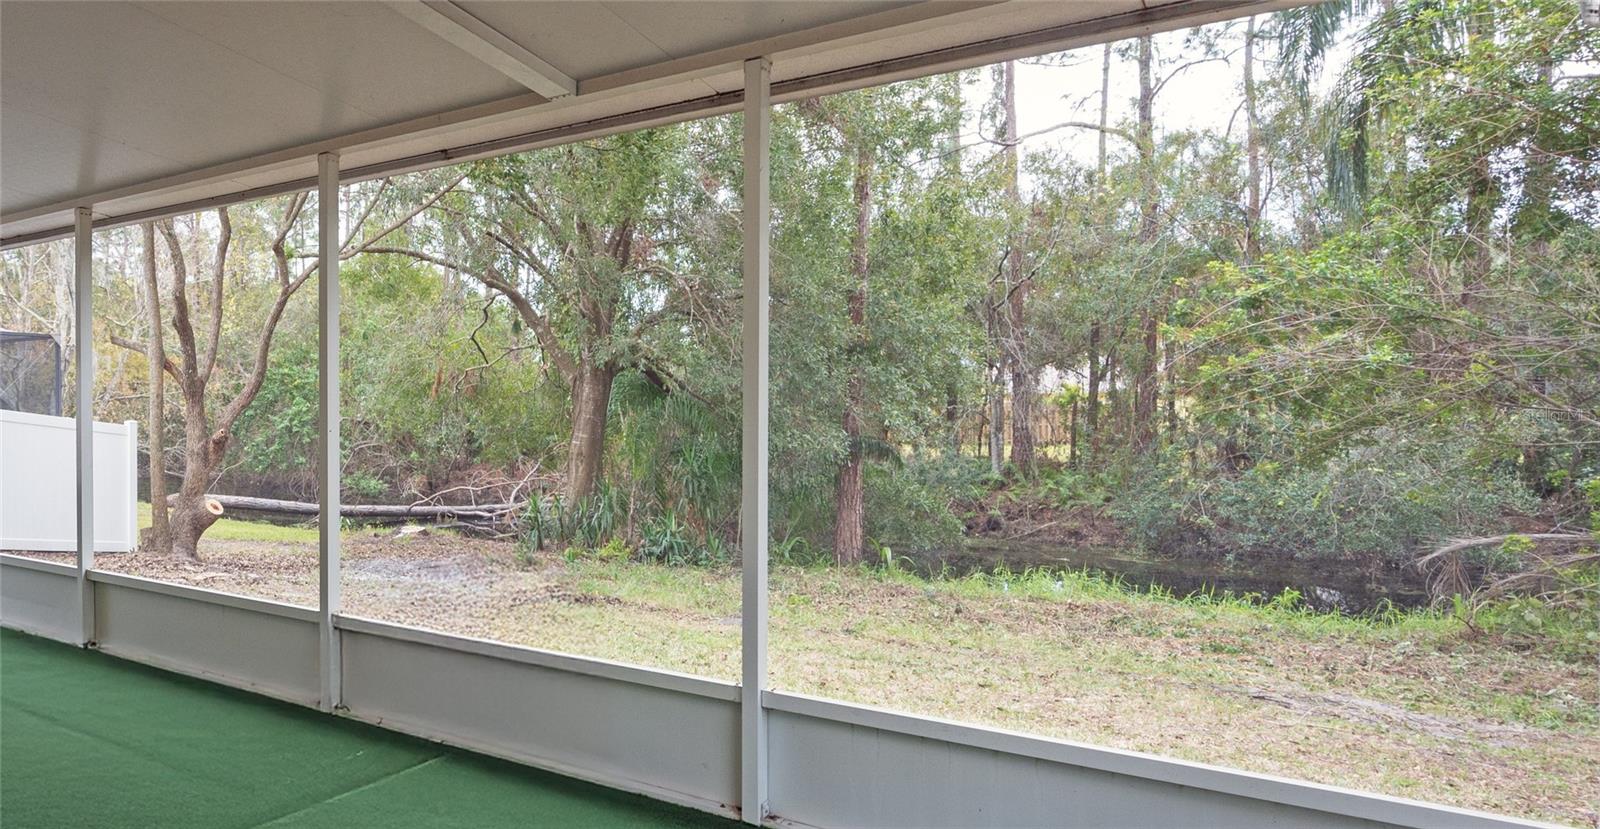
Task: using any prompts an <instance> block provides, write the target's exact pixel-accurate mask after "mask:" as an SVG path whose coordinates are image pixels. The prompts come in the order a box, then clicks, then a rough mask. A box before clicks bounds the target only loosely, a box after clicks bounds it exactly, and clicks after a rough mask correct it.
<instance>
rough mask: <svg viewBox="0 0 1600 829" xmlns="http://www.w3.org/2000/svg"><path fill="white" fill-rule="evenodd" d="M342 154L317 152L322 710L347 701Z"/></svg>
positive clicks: (319, 605) (330, 709)
mask: <svg viewBox="0 0 1600 829" xmlns="http://www.w3.org/2000/svg"><path fill="white" fill-rule="evenodd" d="M339 241H340V236H339V154H338V153H322V154H321V155H319V156H317V268H318V274H317V491H318V495H317V499H318V507H319V512H318V514H317V515H318V517H317V611H318V622H319V625H320V626H321V647H320V648H319V649H318V651H319V658H320V660H321V661H320V666H319V667H320V673H321V676H322V692H321V703H320V705H321V708H322V710H324V711H333V710H334V709H336V708H338V707H339V706H340V705H341V703H342V700H343V691H342V687H341V682H340V672H341V669H342V660H341V657H340V655H339V631H338V630H337V629H336V628H334V626H333V616H334V614H335V613H338V612H339V611H340V609H341V606H340V600H339V524H340V521H339Z"/></svg>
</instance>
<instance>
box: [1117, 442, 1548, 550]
mask: <svg viewBox="0 0 1600 829" xmlns="http://www.w3.org/2000/svg"><path fill="white" fill-rule="evenodd" d="M1162 469H1163V470H1164V471H1166V472H1168V473H1169V474H1166V475H1162V476H1156V475H1147V476H1145V477H1144V478H1143V479H1136V480H1135V482H1134V485H1133V486H1132V487H1131V490H1132V491H1130V492H1129V493H1127V494H1125V495H1124V496H1123V497H1122V498H1121V499H1119V502H1118V504H1117V506H1116V508H1115V509H1114V514H1115V515H1116V516H1117V517H1118V518H1119V519H1120V520H1121V521H1122V522H1123V523H1124V524H1125V525H1126V526H1127V528H1128V529H1129V531H1130V532H1131V533H1132V534H1133V535H1134V537H1136V538H1137V539H1139V540H1140V541H1141V542H1142V543H1143V544H1144V546H1146V547H1148V548H1150V549H1153V550H1156V551H1159V552H1164V553H1186V552H1194V551H1196V550H1201V551H1208V552H1213V553H1222V554H1230V555H1231V554H1249V555H1269V556H1285V557H1293V558H1301V557H1328V558H1379V559H1382V560H1385V561H1389V562H1400V561H1409V560H1410V559H1411V558H1412V557H1413V556H1414V554H1415V552H1416V551H1417V550H1418V548H1420V547H1423V546H1426V545H1428V544H1432V543H1435V542H1437V541H1439V540H1440V539H1442V538H1445V537H1448V536H1452V535H1462V534H1486V533H1489V532H1492V531H1494V530H1495V529H1496V526H1497V525H1498V524H1499V523H1500V522H1501V519H1502V518H1503V517H1504V516H1505V515H1507V514H1508V513H1516V512H1525V511H1530V510H1532V509H1534V508H1535V507H1536V506H1537V504H1536V503H1535V499H1534V498H1533V496H1532V495H1531V494H1529V493H1528V492H1527V491H1526V490H1525V489H1524V488H1523V487H1522V486H1521V485H1520V484H1519V482H1518V481H1517V479H1516V476H1515V475H1514V474H1512V473H1511V472H1510V471H1509V470H1503V469H1499V468H1496V467H1495V466H1493V465H1490V464H1484V463H1482V462H1481V461H1477V460H1475V459H1474V458H1472V457H1471V456H1470V455H1469V454H1468V453H1467V452H1465V451H1462V450H1461V449H1460V448H1459V447H1454V446H1449V445H1441V444H1438V443H1435V442H1425V441H1422V442H1411V441H1406V440H1396V441H1393V442H1389V443H1385V444H1383V445H1374V446H1369V447H1364V448H1360V449H1356V450H1352V451H1349V452H1346V453H1344V454H1342V455H1339V456H1335V457H1334V458H1331V459H1329V460H1327V461H1325V462H1322V463H1317V464H1308V465H1303V466H1300V465H1292V464H1277V463H1270V462H1267V463H1261V464H1258V465H1257V466H1255V467H1253V468H1252V469H1250V470H1249V471H1248V472H1245V473H1244V474H1242V475H1239V476H1237V477H1233V478H1220V479H1213V480H1210V481H1195V480H1191V479H1189V478H1187V477H1185V476H1184V475H1182V474H1181V473H1177V472H1175V471H1174V467H1173V466H1172V465H1167V466H1164V467H1162Z"/></svg>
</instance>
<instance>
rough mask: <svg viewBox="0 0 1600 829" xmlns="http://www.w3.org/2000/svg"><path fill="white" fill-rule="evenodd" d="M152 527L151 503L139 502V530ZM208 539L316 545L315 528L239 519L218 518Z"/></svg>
mask: <svg viewBox="0 0 1600 829" xmlns="http://www.w3.org/2000/svg"><path fill="white" fill-rule="evenodd" d="M149 526H150V502H148V501H140V502H139V528H140V529H147V528H149ZM205 537H206V538H209V539H214V540H217V541H263V542H269V543H276V544H315V543H317V528H316V527H315V526H309V527H308V526H302V525H298V524H297V525H291V526H285V525H282V524H272V523H268V522H266V521H241V520H239V519H237V518H218V519H217V523H215V524H212V525H211V528H210V529H208V530H206V534H205Z"/></svg>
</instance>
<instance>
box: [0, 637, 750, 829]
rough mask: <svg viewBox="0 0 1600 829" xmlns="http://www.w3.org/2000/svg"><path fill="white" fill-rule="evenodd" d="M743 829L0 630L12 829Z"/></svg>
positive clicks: (1, 709) (4, 779) (2, 823)
mask: <svg viewBox="0 0 1600 829" xmlns="http://www.w3.org/2000/svg"><path fill="white" fill-rule="evenodd" d="M734 825H736V824H734V823H732V822H731V821H725V820H722V819H720V818H716V817H712V816H710V815H705V814H701V813H698V812H694V811H691V810H688V809H683V808H680V807H677V806H672V805H668V804H665V803H660V802H657V801H654V800H650V799H648V798H643V797H638V796H635V795H630V794H626V793H623V792H619V791H615V790H612V789H607V788H604V787H600V786H594V785H590V784H588V783H583V782H579V781H575V780H571V779H568V778H565V777H560V776H557V775H553V774H548V773H545V772H540V771H537V770H533V769H528V768H525V767H522V766H518V765H515V764H513V763H506V762H502V761H498V760H494V759H492V758H487V757H482V756H479V755H474V754H471V753H469V752H464V751H457V750H454V749H450V748H446V747H443V746H439V745H436V744H434V743H429V742H426V741H422V740H416V739H412V738H409V737H405V736H403V735H399V734H394V733H392V732H388V731H384V730H382V729H378V728H374V727H370V726H366V725H363V724H361V723H357V722H353V721H350V720H344V719H339V718H336V717H331V716H327V715H324V714H319V713H317V712H315V711H311V710H309V709H304V708H299V707H296V706H292V705H288V704H286V703H279V702H276V701H273V700H268V699H265V698H263V697H258V696H255V695H252V694H247V693H244V692H241V691H235V690H232V689H228V688H223V687H221V686H218V685H213V684H211V683H207V682H202V681H199V680H194V679H189V678H186V677H182V676H178V675H176V674H170V673H166V672H163V671H158V670H155V669H152V668H147V667H144V666H141V665H135V664H133V663H130V662H125V661H122V660H118V659H114V658H112V657H110V656H106V655H104V654H100V653H95V652H93V651H85V650H81V649H78V648H73V647H69V646H67V645H62V644H58V643H55V642H49V641H46V640H43V639H38V638H35V637H31V636H24V635H22V634H18V633H14V632H12V631H4V632H0V827H4V829H44V828H45V827H107V828H108V829H109V828H110V827H140V829H144V827H163V828H164V829H178V827H204V828H205V829H221V828H222V827H251V826H272V827H289V826H295V827H300V826H317V827H351V829H360V827H385V829H398V827H411V826H423V827H440V826H461V827H474V828H475V829H486V828H487V827H500V826H550V827H556V826H559V827H569V826H571V827H590V826H592V827H620V826H639V827H683V826H724V827H732V826H734Z"/></svg>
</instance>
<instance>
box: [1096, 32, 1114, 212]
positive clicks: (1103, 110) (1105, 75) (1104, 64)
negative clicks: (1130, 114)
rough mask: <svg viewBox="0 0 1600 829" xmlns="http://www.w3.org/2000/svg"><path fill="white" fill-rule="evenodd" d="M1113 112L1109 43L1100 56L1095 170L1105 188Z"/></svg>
mask: <svg viewBox="0 0 1600 829" xmlns="http://www.w3.org/2000/svg"><path fill="white" fill-rule="evenodd" d="M1110 111H1111V44H1109V43H1107V44H1106V45H1105V49H1104V51H1103V52H1101V54H1100V164H1099V166H1098V167H1096V168H1095V169H1096V170H1097V171H1098V173H1097V174H1096V178H1097V183H1098V184H1099V185H1100V186H1101V187H1104V186H1105V180H1106V136H1107V133H1106V123H1107V122H1106V118H1107V117H1108V114H1109V113H1110Z"/></svg>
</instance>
